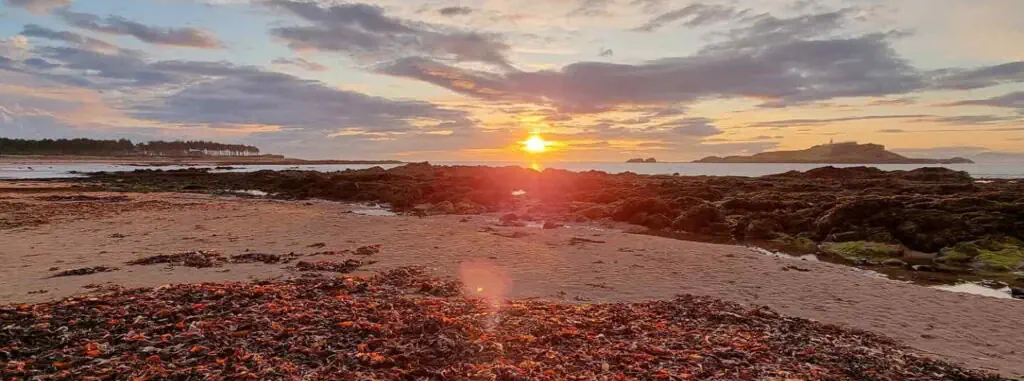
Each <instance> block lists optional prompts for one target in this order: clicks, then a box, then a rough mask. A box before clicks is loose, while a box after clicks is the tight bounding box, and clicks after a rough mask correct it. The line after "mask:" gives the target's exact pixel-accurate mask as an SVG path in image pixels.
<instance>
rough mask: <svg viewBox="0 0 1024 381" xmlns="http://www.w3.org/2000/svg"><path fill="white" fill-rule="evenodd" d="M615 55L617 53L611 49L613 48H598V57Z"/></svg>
mask: <svg viewBox="0 0 1024 381" xmlns="http://www.w3.org/2000/svg"><path fill="white" fill-rule="evenodd" d="M614 55H615V52H614V51H613V50H611V49H605V48H601V49H598V50H597V56H598V57H611V56H614Z"/></svg>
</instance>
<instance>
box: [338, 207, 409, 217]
mask: <svg viewBox="0 0 1024 381" xmlns="http://www.w3.org/2000/svg"><path fill="white" fill-rule="evenodd" d="M349 211H350V212H352V213H353V214H358V215H361V216H376V217H393V216H397V215H398V213H395V212H392V211H391V210H389V209H388V208H387V205H384V204H366V205H357V206H356V207H355V208H353V209H352V210H349Z"/></svg>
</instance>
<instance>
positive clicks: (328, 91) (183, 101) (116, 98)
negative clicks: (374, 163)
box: [0, 47, 474, 138]
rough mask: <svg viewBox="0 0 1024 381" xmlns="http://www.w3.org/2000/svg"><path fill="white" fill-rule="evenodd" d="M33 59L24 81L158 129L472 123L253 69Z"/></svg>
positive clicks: (90, 55) (414, 128) (87, 57)
mask: <svg viewBox="0 0 1024 381" xmlns="http://www.w3.org/2000/svg"><path fill="white" fill-rule="evenodd" d="M35 52H36V53H37V54H38V56H37V57H33V58H31V59H30V60H26V63H28V62H35V63H37V64H36V65H34V66H26V68H25V71H26V72H25V73H24V74H23V75H30V74H31V75H34V77H33V78H35V79H36V80H53V81H57V82H58V83H61V84H63V86H69V87H71V88H78V89H88V90H89V91H91V92H93V93H96V94H100V92H101V91H102V94H108V95H106V98H107V99H108V100H110V101H111V102H113V104H116V105H117V108H118V110H120V111H121V112H123V114H124V115H125V117H127V118H131V119H133V120H136V121H142V122H145V123H148V124H152V125H157V126H169V125H173V126H181V127H191V128H242V129H251V128H262V129H274V130H282V131H283V130H288V131H304V133H307V134H314V135H315V134H318V133H319V134H320V135H319V136H320V137H321V138H323V137H326V135H328V134H329V133H332V132H337V131H338V130H341V129H350V131H355V132H359V133H360V134H370V133H389V134H410V135H417V134H424V133H429V132H434V131H437V130H445V131H458V130H464V129H467V128H470V127H472V126H473V123H474V122H473V121H472V120H471V119H470V118H469V115H468V114H467V113H466V112H464V111H460V110H453V109H448V108H444V107H440V106H437V105H435V104H433V103H430V102H424V101H413V100H391V99H387V98H381V97H374V96H369V95H365V94H362V93H358V92H354V91H346V90H341V89H337V88H334V87H330V86H328V85H326V84H324V83H322V82H319V81H311V80H304V79H301V78H298V77H296V76H292V75H289V74H284V73H277V72H270V71H266V70H263V69H261V68H258V67H255V66H240V65H234V64H231V63H227V62H206V61H184V60H163V61H150V60H149V59H148V57H147V56H145V55H144V54H142V53H139V52H135V51H128V50H124V51H121V52H119V53H117V54H103V53H98V52H93V51H90V50H85V49H81V48H73V47H41V48H37V49H35ZM58 64H59V65H61V66H62V69H61V70H60V72H61V73H67V74H59V75H58V74H50V73H47V72H46V71H45V70H46V69H47V68H44V67H43V66H45V65H58ZM29 70H31V72H29ZM0 73H3V71H0ZM86 73H88V75H87V76H86V75H84V74H86ZM76 79H78V81H76ZM23 88H24V89H29V88H31V85H30V84H26V85H25V86H23ZM108 90H109V91H108ZM279 136H281V137H286V136H288V135H287V134H281V135H279Z"/></svg>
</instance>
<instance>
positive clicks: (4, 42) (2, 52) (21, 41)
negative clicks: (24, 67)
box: [0, 35, 30, 60]
mask: <svg viewBox="0 0 1024 381" xmlns="http://www.w3.org/2000/svg"><path fill="white" fill-rule="evenodd" d="M29 47H30V44H29V41H28V38H25V36H22V35H17V36H13V37H7V38H0V57H5V58H7V59H9V60H13V59H21V58H24V56H25V55H26V54H28V50H29Z"/></svg>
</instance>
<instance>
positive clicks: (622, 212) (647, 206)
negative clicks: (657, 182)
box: [612, 197, 671, 221]
mask: <svg viewBox="0 0 1024 381" xmlns="http://www.w3.org/2000/svg"><path fill="white" fill-rule="evenodd" d="M670 210H671V208H670V207H669V205H668V203H666V202H665V201H662V200H661V199H658V198H653V197H633V198H630V199H627V200H625V201H622V202H620V203H619V205H618V207H616V208H615V211H614V212H612V219H614V220H616V221H629V220H630V219H631V218H633V217H634V216H636V215H638V214H640V213H645V214H648V215H655V214H665V213H668V212H669V211H670Z"/></svg>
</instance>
